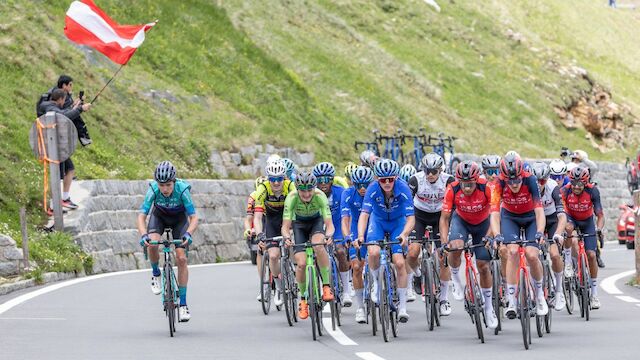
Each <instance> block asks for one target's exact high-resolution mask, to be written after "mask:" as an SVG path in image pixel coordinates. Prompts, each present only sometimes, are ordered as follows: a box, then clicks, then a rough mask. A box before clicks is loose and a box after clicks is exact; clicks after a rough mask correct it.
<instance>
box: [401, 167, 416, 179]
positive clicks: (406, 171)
mask: <svg viewBox="0 0 640 360" xmlns="http://www.w3.org/2000/svg"><path fill="white" fill-rule="evenodd" d="M417 172H418V170H416V167H415V166H413V165H411V164H406V165H404V166H403V167H402V168H400V179H402V180H404V181H405V182H406V183H409V179H411V177H412V176H413V175H415V174H416V173H417Z"/></svg>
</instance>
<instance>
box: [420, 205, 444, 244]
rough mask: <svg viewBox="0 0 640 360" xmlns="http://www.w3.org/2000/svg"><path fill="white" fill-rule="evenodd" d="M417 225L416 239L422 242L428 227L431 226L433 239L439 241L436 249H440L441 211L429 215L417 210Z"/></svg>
mask: <svg viewBox="0 0 640 360" xmlns="http://www.w3.org/2000/svg"><path fill="white" fill-rule="evenodd" d="M415 216H416V224H415V226H414V227H413V229H414V230H415V231H416V238H418V239H419V240H422V239H423V238H424V231H425V229H426V228H427V226H431V230H432V231H431V238H432V239H438V242H436V247H440V211H438V212H435V213H428V212H426V211H422V210H420V209H417V208H416V209H415Z"/></svg>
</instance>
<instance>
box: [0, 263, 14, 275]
mask: <svg viewBox="0 0 640 360" xmlns="http://www.w3.org/2000/svg"><path fill="white" fill-rule="evenodd" d="M17 273H18V263H17V262H15V261H6V262H0V276H12V275H16V274H17Z"/></svg>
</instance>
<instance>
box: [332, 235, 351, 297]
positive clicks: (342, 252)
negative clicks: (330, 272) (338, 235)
mask: <svg viewBox="0 0 640 360" xmlns="http://www.w3.org/2000/svg"><path fill="white" fill-rule="evenodd" d="M334 242H335V243H336V248H335V249H336V250H335V256H336V260H337V262H338V271H339V272H340V282H341V283H342V286H341V289H342V298H343V300H347V302H348V303H351V295H350V294H349V293H350V292H351V291H350V289H349V254H348V253H349V252H348V250H347V247H346V244H345V241H344V240H342V239H340V240H336V239H334ZM349 306H350V305H349Z"/></svg>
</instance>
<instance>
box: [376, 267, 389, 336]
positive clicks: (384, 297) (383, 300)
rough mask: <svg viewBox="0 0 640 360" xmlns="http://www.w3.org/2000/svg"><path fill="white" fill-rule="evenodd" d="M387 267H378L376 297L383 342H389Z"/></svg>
mask: <svg viewBox="0 0 640 360" xmlns="http://www.w3.org/2000/svg"><path fill="white" fill-rule="evenodd" d="M388 276H389V273H388V268H387V267H386V266H381V267H380V272H379V276H378V287H379V288H380V297H379V299H378V301H379V303H380V305H379V306H378V314H379V317H380V326H381V327H382V338H383V339H384V341H385V342H389V325H390V324H389V313H390V306H389V297H390V296H389V280H388Z"/></svg>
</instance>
